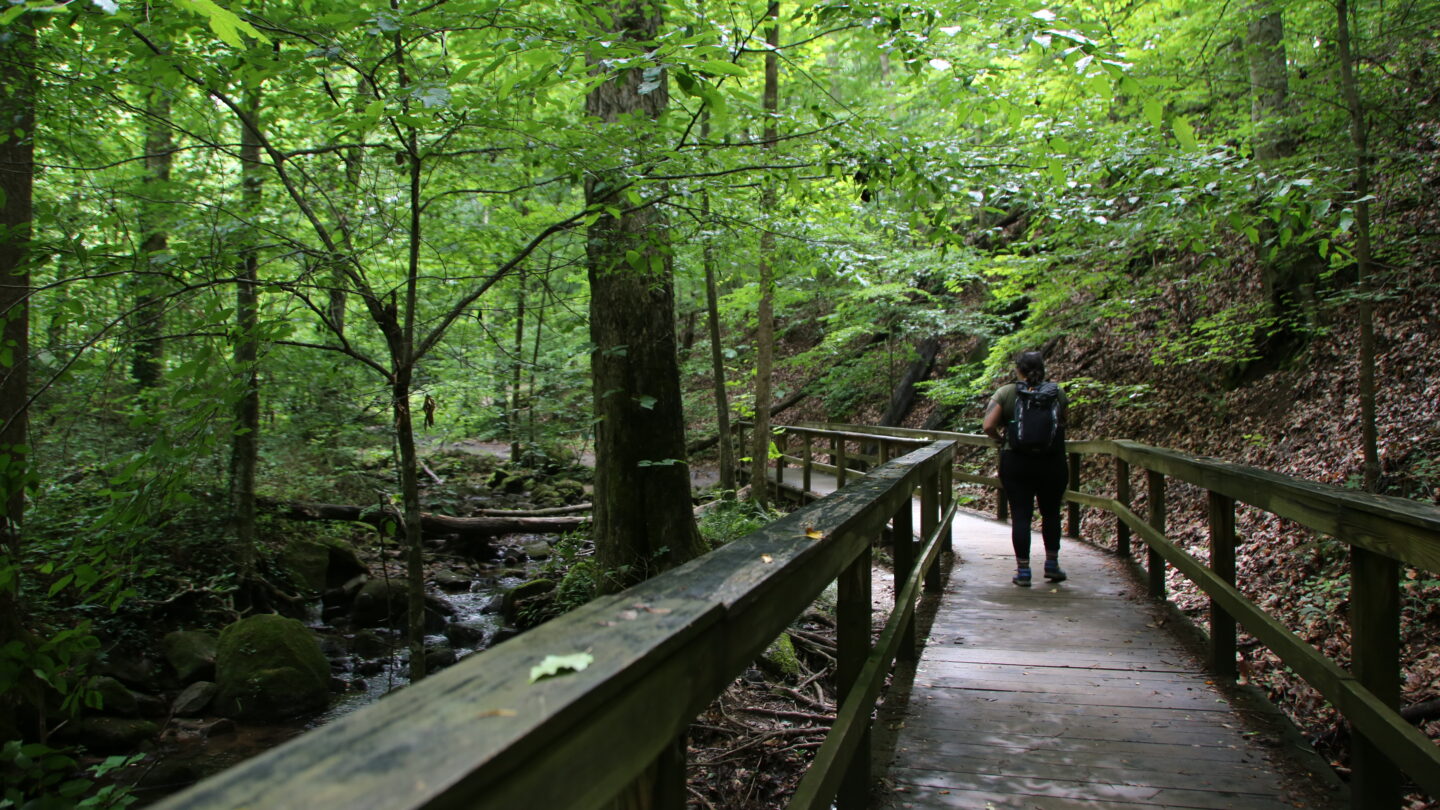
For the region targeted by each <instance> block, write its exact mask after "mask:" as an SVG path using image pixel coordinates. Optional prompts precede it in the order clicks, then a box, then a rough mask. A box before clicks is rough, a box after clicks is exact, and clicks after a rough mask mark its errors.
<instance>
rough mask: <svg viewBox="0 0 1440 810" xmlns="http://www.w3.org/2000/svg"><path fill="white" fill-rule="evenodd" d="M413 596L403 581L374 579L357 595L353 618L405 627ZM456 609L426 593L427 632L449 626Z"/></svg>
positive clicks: (368, 624) (358, 621)
mask: <svg viewBox="0 0 1440 810" xmlns="http://www.w3.org/2000/svg"><path fill="white" fill-rule="evenodd" d="M409 605H410V602H409V596H408V594H407V593H406V589H405V583H404V582H401V581H400V580H395V579H391V580H384V579H372V580H370V581H369V582H367V583H365V587H363V588H361V589H360V593H358V594H356V596H355V604H354V606H353V607H352V608H351V610H350V620H351V621H352V622H353V623H354V624H355V626H356V627H383V626H389V627H404V626H405V625H406V616H407V615H408V614H409ZM454 612H455V609H454V608H452V607H451V606H450V605H449V604H447V603H446V602H444V601H443V600H441V599H439V598H437V597H435V596H432V595H430V594H426V595H425V632H427V633H438V632H440V631H441V630H444V629H445V617H446V616H449V615H451V614H453V613H454Z"/></svg>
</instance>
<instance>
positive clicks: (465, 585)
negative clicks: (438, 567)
mask: <svg viewBox="0 0 1440 810" xmlns="http://www.w3.org/2000/svg"><path fill="white" fill-rule="evenodd" d="M473 582H474V580H473V579H472V578H470V577H468V576H466V575H464V574H462V573H460V572H459V571H441V572H439V573H437V574H436V575H435V586H436V587H437V588H439V589H440V590H442V591H446V592H448V593H463V592H465V591H468V590H470V585H471V583H473Z"/></svg>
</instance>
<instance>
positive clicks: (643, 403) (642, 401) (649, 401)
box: [635, 394, 660, 411]
mask: <svg viewBox="0 0 1440 810" xmlns="http://www.w3.org/2000/svg"><path fill="white" fill-rule="evenodd" d="M659 401H660V400H658V399H656V398H655V397H652V396H649V395H648V394H647V395H642V396H638V397H636V398H635V402H636V403H637V404H638V405H639V406H640V407H642V408H644V409H645V410H647V411H653V410H655V403H657V402H659Z"/></svg>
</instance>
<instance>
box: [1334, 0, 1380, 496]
mask: <svg viewBox="0 0 1440 810" xmlns="http://www.w3.org/2000/svg"><path fill="white" fill-rule="evenodd" d="M1335 16H1336V25H1337V28H1336V45H1337V46H1338V50H1339V58H1340V92H1341V94H1342V95H1343V96H1344V99H1345V107H1346V110H1347V111H1348V112H1349V114H1350V140H1351V143H1352V144H1353V145H1354V147H1355V155H1354V166H1355V173H1354V175H1353V176H1354V178H1355V179H1354V186H1353V192H1354V195H1355V268H1356V273H1357V274H1358V278H1357V279H1356V281H1357V284H1358V286H1359V289H1360V296H1359V299H1360V300H1359V307H1358V309H1359V315H1358V317H1359V321H1360V431H1361V437H1360V444H1361V450H1362V454H1363V456H1364V459H1365V462H1364V475H1365V489H1366V491H1368V492H1375V491H1376V490H1378V489H1379V487H1380V449H1379V436H1378V431H1377V430H1376V426H1375V303H1374V301H1373V300H1372V293H1373V292H1374V289H1373V287H1374V281H1373V278H1374V266H1373V264H1374V262H1373V257H1372V254H1371V250H1370V202H1369V200H1370V166H1371V155H1370V127H1369V122H1368V121H1367V119H1366V114H1365V103H1364V101H1362V100H1361V98H1360V85H1359V82H1358V81H1357V80H1356V78H1355V59H1356V57H1355V47H1354V44H1353V41H1352V39H1351V36H1350V3H1349V0H1338V2H1337V3H1336V4H1335Z"/></svg>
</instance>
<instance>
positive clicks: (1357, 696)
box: [807, 423, 1440, 810]
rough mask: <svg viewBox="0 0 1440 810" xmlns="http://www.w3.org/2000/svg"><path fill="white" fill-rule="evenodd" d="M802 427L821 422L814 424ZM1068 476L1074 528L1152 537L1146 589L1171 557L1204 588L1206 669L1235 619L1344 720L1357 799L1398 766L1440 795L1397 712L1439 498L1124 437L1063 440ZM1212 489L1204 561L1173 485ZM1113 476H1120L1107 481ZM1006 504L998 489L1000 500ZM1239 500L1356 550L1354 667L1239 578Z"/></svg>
mask: <svg viewBox="0 0 1440 810" xmlns="http://www.w3.org/2000/svg"><path fill="white" fill-rule="evenodd" d="M807 427H812V428H813V427H816V426H815V425H813V423H811V424H807ZM830 427H833V429H835V430H837V431H842V432H845V433H856V432H861V431H867V430H874V431H882V432H884V433H885V434H886V435H887V436H892V437H910V438H914V439H923V440H927V441H941V440H950V441H954V442H956V443H957V444H960V445H970V446H975V447H989V446H993V442H991V440H990V439H989V438H987V437H985V436H981V435H976V434H963V433H948V432H943V431H922V430H907V429H903V428H863V427H859V426H853V425H836V426H830ZM1066 450H1067V452H1068V455H1069V467H1070V485H1071V487H1072V488H1071V489H1070V490H1069V491H1068V492H1067V493H1066V500H1067V501H1068V502H1069V516H1068V517H1069V519H1068V521H1067V522H1068V526H1067V529H1066V531H1067V534H1069V535H1070V536H1071V537H1079V536H1080V520H1081V515H1080V509H1081V507H1082V506H1088V507H1093V508H1096V509H1103V510H1105V511H1107V512H1110V513H1111V514H1114V515H1115V516H1116V517H1117V518H1118V519H1117V520H1116V537H1115V542H1116V549H1117V551H1118V552H1119V553H1120V554H1123V555H1126V556H1127V557H1128V556H1129V554H1130V545H1131V538H1132V536H1135V537H1139V538H1140V540H1141V541H1142V542H1144V543H1145V545H1146V547H1147V548H1146V566H1145V567H1146V579H1147V580H1148V584H1149V589H1150V593H1151V595H1152V596H1154V597H1156V598H1159V599H1164V598H1165V576H1166V566H1167V565H1169V566H1173V567H1174V568H1175V569H1176V570H1178V571H1179V572H1180V573H1181V574H1183V575H1184V576H1185V577H1187V578H1188V579H1189V580H1190V581H1191V582H1193V583H1195V585H1196V586H1197V587H1198V588H1199V589H1200V590H1201V591H1202V592H1204V593H1205V594H1206V595H1207V596H1208V597H1209V598H1210V609H1209V617H1208V618H1209V621H1208V625H1209V628H1208V630H1209V644H1210V655H1209V658H1210V661H1209V664H1210V667H1211V668H1212V670H1214V671H1215V673H1216V674H1218V675H1220V676H1223V677H1227V678H1234V677H1235V675H1236V625H1237V623H1238V625H1239V626H1240V627H1243V628H1244V629H1245V630H1246V631H1247V632H1249V633H1250V634H1251V635H1252V636H1254V637H1255V638H1256V639H1257V640H1258V641H1259V642H1260V643H1262V644H1264V645H1265V646H1266V647H1268V648H1269V649H1270V650H1272V651H1273V652H1274V653H1275V654H1276V655H1277V656H1279V658H1280V659H1281V660H1282V661H1283V662H1284V663H1285V664H1286V665H1287V666H1289V667H1290V668H1291V669H1292V670H1294V671H1295V673H1296V674H1298V675H1299V676H1300V677H1301V678H1303V679H1304V680H1305V682H1306V683H1308V684H1310V686H1312V687H1314V688H1315V690H1316V691H1318V692H1319V693H1320V694H1322V695H1323V696H1324V697H1325V698H1326V699H1327V700H1329V701H1330V703H1331V704H1332V705H1334V706H1335V708H1336V709H1337V710H1338V711H1339V712H1340V713H1341V714H1342V715H1344V717H1345V718H1346V720H1348V721H1349V723H1350V725H1351V728H1352V729H1353V732H1354V734H1353V736H1352V748H1351V780H1350V788H1351V796H1352V802H1353V806H1354V807H1356V808H1365V810H1389V808H1395V807H1399V806H1400V803H1401V796H1400V791H1401V781H1400V779H1399V772H1404V773H1405V774H1406V775H1407V776H1409V777H1410V778H1411V779H1412V780H1414V782H1415V783H1416V784H1417V785H1418V786H1419V787H1420V789H1421V790H1423V791H1425V792H1426V793H1428V794H1429V795H1430V796H1431V797H1432V798H1436V799H1440V747H1437V746H1436V744H1435V743H1433V742H1431V741H1430V740H1429V739H1428V738H1427V737H1426V736H1425V735H1424V734H1422V733H1421V732H1420V731H1419V730H1417V729H1416V728H1415V727H1413V726H1412V725H1411V724H1410V723H1409V722H1407V721H1406V720H1405V719H1404V718H1403V717H1401V715H1400V713H1399V711H1398V707H1399V703H1400V684H1401V672H1400V651H1399V639H1400V587H1399V576H1400V567H1401V566H1402V565H1406V566H1411V567H1414V568H1417V569H1421V570H1425V571H1440V507H1436V506H1434V505H1431V504H1424V503H1418V502H1415V501H1410V500H1406V499H1403V498H1392V497H1386V496H1380V495H1370V494H1366V493H1362V492H1357V491H1354V490H1349V489H1343V488H1341V487H1335V486H1330V485H1326V484H1319V483H1315V482H1312V481H1305V480H1302V479H1297V478H1292V477H1290V476H1285V475H1280V474H1277V473H1273V472H1268V471H1265V470H1261V469H1257V468H1254V467H1246V466H1243V465H1240V464H1231V463H1228V462H1223V461H1217V460H1214V459H1206V458H1197V457H1194V456H1189V455H1186V454H1184V453H1178V452H1175V451H1171V450H1164V449H1159V448H1155V447H1149V446H1146V445H1142V444H1137V443H1135V442H1129V441H1086V442H1068V443H1067V444H1066ZM1087 457H1090V458H1100V457H1107V458H1109V459H1111V463H1113V466H1114V478H1113V481H1107V482H1106V483H1107V485H1106V486H1103V487H1101V489H1104V490H1110V491H1112V492H1113V495H1098V494H1093V493H1087V492H1085V491H1083V490H1084V488H1085V483H1086V482H1084V481H1082V480H1081V471H1082V470H1083V468H1084V466H1085V465H1084V464H1083V463H1082V460H1083V459H1085V458H1087ZM1139 470H1144V472H1145V480H1146V486H1147V489H1148V498H1147V503H1148V508H1147V512H1148V514H1147V515H1146V516H1145V517H1144V518H1142V517H1140V516H1139V515H1137V514H1136V513H1135V512H1133V511H1131V509H1130V498H1131V491H1130V480H1131V474H1132V471H1134V472H1138V471H1139ZM955 478H956V480H957V481H963V482H967V483H974V484H980V485H984V486H990V487H995V488H998V487H999V481H998V480H997V479H995V478H992V477H987V476H981V475H973V474H958V473H957V474H956V475H955ZM1168 479H1174V480H1177V481H1183V482H1185V483H1188V484H1193V485H1195V486H1197V487H1200V488H1202V489H1204V490H1206V492H1207V501H1208V519H1209V540H1210V561H1209V563H1208V564H1206V563H1202V562H1201V561H1199V560H1198V559H1196V558H1195V557H1194V556H1192V555H1191V554H1189V553H1187V552H1186V551H1185V550H1184V549H1182V548H1181V547H1180V546H1179V545H1177V544H1176V543H1175V542H1173V541H1172V540H1170V539H1169V538H1168V537H1166V535H1165V526H1166V511H1167V510H1166V489H1167V487H1166V481H1167V480H1168ZM1112 485H1113V486H1112ZM1000 500H1001V502H1002V503H1003V501H1004V498H1003V497H1002V498H1000ZM1237 503H1244V504H1248V505H1250V506H1254V507H1257V508H1259V509H1262V510H1264V511H1267V512H1270V513H1271V514H1274V515H1277V516H1279V517H1282V518H1286V519H1289V520H1292V521H1294V522H1296V523H1298V524H1300V525H1302V526H1305V527H1307V528H1309V529H1312V530H1314V531H1317V532H1321V533H1323V534H1327V535H1330V536H1332V537H1334V538H1336V539H1337V540H1340V541H1342V542H1344V543H1346V544H1348V545H1349V547H1350V552H1351V561H1350V577H1351V589H1350V625H1351V660H1352V662H1353V663H1352V665H1351V668H1350V669H1349V670H1348V671H1347V670H1346V669H1344V668H1342V667H1341V666H1339V665H1338V664H1337V663H1336V662H1335V661H1333V660H1331V659H1330V658H1328V657H1326V656H1325V655H1324V654H1323V653H1321V652H1320V651H1319V650H1317V649H1316V648H1315V647H1313V646H1312V645H1310V644H1309V643H1308V642H1306V641H1305V640H1304V639H1302V638H1300V637H1299V636H1297V635H1295V634H1294V633H1292V632H1290V630H1289V629H1287V628H1286V627H1285V626H1284V625H1283V624H1282V623H1281V622H1280V621H1278V620H1277V619H1275V618H1274V617H1273V616H1271V615H1269V614H1268V613H1266V612H1265V611H1264V610H1263V609H1261V608H1260V607H1259V606H1258V605H1256V604H1255V603H1254V602H1252V601H1251V600H1250V599H1248V598H1246V597H1245V596H1244V595H1243V594H1242V593H1241V592H1240V591H1239V590H1238V589H1237V588H1236V578H1235V546H1236V534H1235V506H1236V504H1237Z"/></svg>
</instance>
